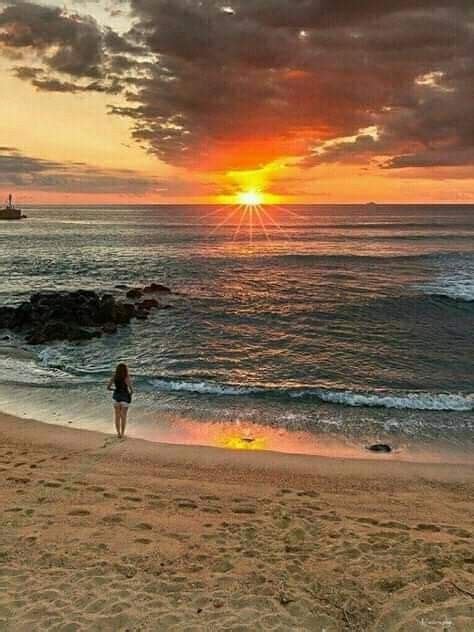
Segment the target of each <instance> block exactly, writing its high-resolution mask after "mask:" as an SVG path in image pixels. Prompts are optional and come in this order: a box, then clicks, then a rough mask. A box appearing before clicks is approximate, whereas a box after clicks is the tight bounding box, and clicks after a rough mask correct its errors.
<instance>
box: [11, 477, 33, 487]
mask: <svg viewBox="0 0 474 632" xmlns="http://www.w3.org/2000/svg"><path fill="white" fill-rule="evenodd" d="M6 480H7V481H11V482H12V483H21V484H22V485H26V483H30V482H31V479H29V478H20V477H18V476H8V477H7V479H6Z"/></svg>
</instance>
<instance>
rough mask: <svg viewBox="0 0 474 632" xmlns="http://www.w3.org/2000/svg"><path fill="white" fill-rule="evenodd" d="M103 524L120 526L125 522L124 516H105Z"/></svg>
mask: <svg viewBox="0 0 474 632" xmlns="http://www.w3.org/2000/svg"><path fill="white" fill-rule="evenodd" d="M102 522H105V524H118V523H120V522H123V516H121V515H120V514H110V515H109V516H104V517H103V518H102Z"/></svg>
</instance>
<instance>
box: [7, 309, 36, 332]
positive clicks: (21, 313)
mask: <svg viewBox="0 0 474 632" xmlns="http://www.w3.org/2000/svg"><path fill="white" fill-rule="evenodd" d="M32 315H33V307H32V305H31V303H22V304H21V305H20V306H19V307H17V308H16V311H15V317H14V318H13V319H12V320H11V321H10V327H14V328H15V329H22V328H23V327H26V326H27V325H30V324H31V322H32Z"/></svg>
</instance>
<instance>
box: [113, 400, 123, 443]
mask: <svg viewBox="0 0 474 632" xmlns="http://www.w3.org/2000/svg"><path fill="white" fill-rule="evenodd" d="M120 409H121V406H114V413H115V430H116V431H117V436H118V438H119V439H120V437H121V436H122V435H121V432H120Z"/></svg>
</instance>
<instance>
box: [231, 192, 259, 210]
mask: <svg viewBox="0 0 474 632" xmlns="http://www.w3.org/2000/svg"><path fill="white" fill-rule="evenodd" d="M235 197H236V202H237V204H242V205H243V206H261V205H262V204H264V201H265V196H264V194H263V193H260V192H259V191H240V192H239V193H237V195H236V196H235Z"/></svg>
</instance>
